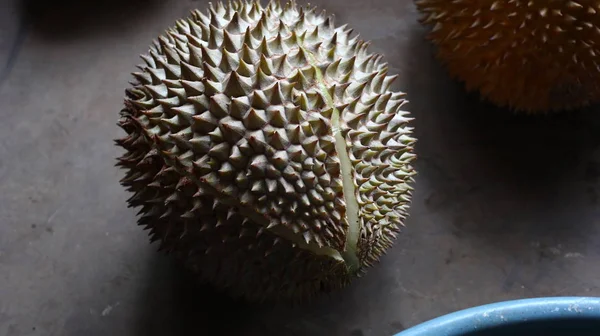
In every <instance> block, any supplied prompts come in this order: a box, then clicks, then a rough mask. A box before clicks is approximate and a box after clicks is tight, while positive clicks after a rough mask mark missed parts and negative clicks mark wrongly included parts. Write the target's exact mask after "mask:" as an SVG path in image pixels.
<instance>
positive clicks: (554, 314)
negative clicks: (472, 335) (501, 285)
mask: <svg viewBox="0 0 600 336" xmlns="http://www.w3.org/2000/svg"><path fill="white" fill-rule="evenodd" d="M564 319H600V297H588V296H562V297H561V296H558V297H539V298H527V299H518V300H508V301H500V302H495V303H490V304H484V305H480V306H475V307H471V308H467V309H463V310H458V311H455V312H453V313H449V314H446V315H442V316H440V317H437V318H434V319H431V320H428V321H425V322H423V323H420V324H417V325H415V326H413V327H410V328H408V329H406V330H404V331H401V332H399V333H397V334H394V336H461V335H464V334H466V333H469V332H475V331H481V330H483V329H488V328H493V327H498V326H503V325H509V324H518V323H522V322H539V321H546V320H564Z"/></svg>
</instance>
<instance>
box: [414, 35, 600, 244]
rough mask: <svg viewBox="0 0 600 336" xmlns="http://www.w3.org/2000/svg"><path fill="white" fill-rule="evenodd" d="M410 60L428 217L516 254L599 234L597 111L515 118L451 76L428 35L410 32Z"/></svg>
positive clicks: (599, 132) (419, 165)
mask: <svg viewBox="0 0 600 336" xmlns="http://www.w3.org/2000/svg"><path fill="white" fill-rule="evenodd" d="M406 53H409V54H408V55H406V56H405V57H406V58H405V59H407V60H409V62H411V63H418V66H416V64H410V65H409V66H406V68H407V69H408V74H407V79H406V81H405V85H406V87H405V90H406V91H407V93H408V97H409V100H410V107H409V109H410V111H411V112H412V113H413V114H414V115H415V117H416V120H415V123H414V126H415V135H416V137H417V139H419V141H418V143H417V155H418V160H417V169H418V170H419V174H420V177H419V179H420V181H421V182H423V183H427V184H429V185H430V186H431V188H432V192H431V193H430V194H429V195H427V196H426V198H425V200H424V202H425V204H426V208H427V210H428V211H430V212H437V213H439V214H440V216H443V217H444V220H443V222H445V223H446V224H447V225H449V226H451V227H452V230H454V231H455V232H456V235H457V236H460V235H464V236H467V237H470V238H474V239H477V240H483V241H485V242H486V244H489V245H490V246H495V247H496V248H497V249H500V250H504V251H514V252H515V253H516V254H518V253H519V251H521V250H524V249H526V248H529V244H531V243H533V244H535V242H536V241H538V242H539V241H542V243H541V244H542V245H543V244H544V241H546V243H547V244H553V243H554V242H558V241H563V242H564V241H569V238H573V240H575V239H574V238H575V237H579V238H580V239H581V237H585V236H586V235H588V234H590V233H591V232H595V231H596V229H595V226H596V225H595V222H596V218H594V217H593V216H590V209H593V208H594V207H596V206H597V205H598V204H599V203H598V202H599V200H600V197H599V195H600V188H599V185H598V178H599V177H600V155H599V154H600V151H599V146H600V111H598V107H590V108H588V109H582V110H580V111H572V112H564V113H556V114H552V115H545V116H543V115H539V116H527V115H522V114H521V115H519V114H514V113H511V112H509V111H508V110H507V109H503V108H498V107H494V106H492V105H491V104H489V103H487V102H485V101H481V99H480V97H479V95H478V94H476V93H472V94H468V93H466V92H465V90H464V88H463V85H462V84H461V83H459V82H457V81H455V80H452V79H451V78H449V76H448V74H447V72H446V71H445V69H444V68H443V66H442V65H441V64H440V62H438V61H437V60H436V59H435V58H434V47H433V46H432V45H431V44H430V43H429V42H428V41H426V40H425V29H424V28H422V27H418V26H417V27H415V29H414V30H413V31H412V32H411V36H410V43H409V47H407V48H406ZM416 187H417V188H419V186H418V185H417V186H416ZM584 210H585V211H584ZM549 213H550V214H551V215H550V216H549ZM587 239H589V238H587ZM526 245H527V246H526Z"/></svg>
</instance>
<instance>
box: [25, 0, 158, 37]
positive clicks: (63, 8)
mask: <svg viewBox="0 0 600 336" xmlns="http://www.w3.org/2000/svg"><path fill="white" fill-rule="evenodd" d="M165 3H166V2H165V1H162V0H90V1H78V0H54V1H44V0H21V4H20V15H21V16H22V20H23V22H26V23H28V24H29V27H30V29H31V32H32V33H33V34H36V35H38V36H39V37H42V38H45V39H48V40H69V39H73V38H75V37H90V35H92V34H106V33H107V31H115V32H119V31H123V30H125V29H136V27H139V25H138V23H140V22H142V21H143V20H144V19H146V18H147V17H149V16H150V15H149V14H150V13H153V12H156V11H159V10H160V9H161V7H163V6H164V5H165Z"/></svg>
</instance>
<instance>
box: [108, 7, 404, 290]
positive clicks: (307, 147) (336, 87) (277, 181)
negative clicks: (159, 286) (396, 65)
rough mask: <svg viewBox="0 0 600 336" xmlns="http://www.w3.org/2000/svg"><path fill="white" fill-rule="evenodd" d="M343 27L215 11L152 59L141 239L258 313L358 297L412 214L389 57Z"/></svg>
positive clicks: (142, 75)
mask: <svg viewBox="0 0 600 336" xmlns="http://www.w3.org/2000/svg"><path fill="white" fill-rule="evenodd" d="M350 34H351V31H350V30H347V29H346V27H345V26H343V27H335V26H334V24H333V19H332V17H327V16H326V15H325V14H324V13H320V14H319V13H316V12H315V8H311V7H306V8H301V7H299V6H297V5H296V4H295V3H294V2H289V3H287V4H286V5H285V6H283V7H282V6H281V5H279V3H276V2H271V3H269V5H268V6H267V7H262V6H261V5H260V3H258V2H252V3H246V2H231V3H229V4H227V5H224V4H222V3H216V4H215V5H214V6H213V5H211V6H210V9H209V10H208V11H207V13H202V12H199V11H194V12H192V15H191V17H190V18H188V19H187V20H179V21H177V25H176V26H175V27H172V28H170V29H169V30H168V31H167V32H166V33H165V34H164V35H162V36H160V37H159V38H158V39H157V40H156V41H154V44H153V45H152V46H151V48H150V50H149V53H148V54H147V55H143V56H142V58H143V59H144V61H145V64H144V65H141V66H139V69H140V71H139V72H136V73H134V74H133V75H134V76H135V78H136V81H135V82H133V83H132V87H131V88H129V89H127V99H126V101H125V108H124V109H123V110H122V111H121V119H120V122H119V125H120V126H121V127H122V128H123V129H124V130H125V131H126V133H127V134H128V135H127V136H126V137H125V138H123V139H120V140H117V143H118V145H120V146H122V147H123V148H125V149H126V150H127V153H126V154H125V155H124V156H123V157H121V158H120V159H119V165H121V166H123V167H124V168H125V169H127V174H126V176H125V178H124V179H123V180H122V181H121V183H122V184H123V185H124V186H126V187H127V189H128V190H129V191H131V192H133V193H134V195H133V196H132V198H131V199H130V200H129V204H130V205H131V206H134V207H141V210H140V214H142V217H141V218H140V222H139V223H140V224H141V225H144V226H145V227H147V228H148V229H150V232H151V236H152V239H153V240H158V241H160V242H161V248H162V249H165V250H168V251H170V252H172V253H175V254H176V255H178V256H179V257H180V258H182V259H183V260H185V261H186V262H187V264H188V265H189V266H190V267H191V268H192V269H195V270H197V271H198V272H199V273H200V274H201V275H202V276H203V277H205V278H206V279H207V280H209V281H211V282H212V283H214V284H217V285H219V286H222V287H226V288H228V289H229V291H230V292H231V293H233V294H237V295H242V296H245V297H247V298H250V299H267V298H287V299H289V298H295V299H304V298H308V297H310V296H312V295H314V294H316V293H318V292H320V291H328V290H331V289H333V288H339V287H341V286H343V285H345V284H347V283H348V282H349V281H350V280H351V278H352V277H354V276H357V275H360V274H362V273H363V272H364V270H365V268H366V267H368V266H370V265H372V264H373V263H374V262H375V261H377V260H378V258H379V257H380V256H381V255H382V254H384V253H385V251H386V250H387V249H389V248H390V247H391V245H392V242H393V240H394V237H395V235H396V233H397V232H398V231H399V229H400V226H402V225H403V220H404V219H405V218H406V216H407V214H408V207H409V203H410V197H411V190H412V188H411V187H410V186H409V184H410V183H411V182H412V177H413V175H414V174H415V172H414V170H413V168H412V166H411V164H412V161H413V160H414V158H415V155H414V154H413V153H412V151H413V144H414V142H415V140H414V139H413V138H412V137H411V131H412V128H410V127H409V126H408V124H409V122H410V120H411V119H410V118H408V112H405V111H403V110H402V109H401V108H402V106H403V105H404V104H405V103H406V100H405V99H404V98H403V93H401V92H392V91H390V86H391V84H392V82H393V80H394V78H395V77H393V76H388V75H387V67H386V64H385V63H383V62H382V60H381V59H382V57H381V56H378V55H372V54H370V53H368V52H367V43H365V42H363V41H360V40H359V39H358V37H354V38H351V37H350Z"/></svg>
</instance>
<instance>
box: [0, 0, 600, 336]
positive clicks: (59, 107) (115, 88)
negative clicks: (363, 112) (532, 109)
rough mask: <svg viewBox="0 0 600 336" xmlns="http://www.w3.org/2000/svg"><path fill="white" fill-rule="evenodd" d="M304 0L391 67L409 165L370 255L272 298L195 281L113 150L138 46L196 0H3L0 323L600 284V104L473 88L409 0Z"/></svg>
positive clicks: (565, 289) (240, 317)
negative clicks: (154, 228) (357, 268)
mask: <svg viewBox="0 0 600 336" xmlns="http://www.w3.org/2000/svg"><path fill="white" fill-rule="evenodd" d="M302 3H304V2H302ZM311 3H313V4H315V5H318V6H319V8H322V9H326V10H327V11H328V12H329V13H334V14H335V15H336V18H337V19H336V22H337V24H343V23H350V24H351V26H352V27H353V28H354V29H355V31H356V32H359V33H360V34H361V36H362V37H363V38H364V39H368V40H371V41H372V42H373V43H372V48H371V50H372V51H375V52H379V53H383V54H384V55H385V56H386V58H385V59H386V60H387V61H388V62H389V63H390V72H391V73H397V74H399V75H400V78H399V80H398V81H396V83H395V88H396V89H399V90H402V91H405V92H407V93H408V99H409V100H410V104H408V105H407V109H409V110H410V111H411V112H412V113H413V116H414V117H415V118H416V120H415V122H414V126H415V136H416V137H417V138H418V144H417V154H418V156H419V158H418V161H417V162H418V163H417V166H416V168H417V169H418V172H419V175H418V176H417V178H416V185H415V186H416V192H415V194H414V201H413V205H412V208H411V217H410V219H409V220H408V221H407V223H406V224H407V227H406V229H405V230H404V231H403V233H402V234H401V235H400V237H399V238H398V240H397V243H396V245H395V247H394V248H393V249H392V250H390V251H389V253H388V255H386V256H385V257H384V258H383V259H382V261H381V263H380V264H378V265H376V266H375V267H374V268H372V269H371V270H370V271H369V273H368V274H367V275H366V276H365V277H364V278H361V279H359V280H357V281H356V282H354V283H353V285H352V286H350V287H349V288H347V289H345V290H343V291H340V292H336V293H334V294H332V295H329V296H323V297H322V298H321V299H320V300H318V301H317V302H315V303H313V304H311V305H308V306H304V307H273V306H255V305H249V304H243V303H238V302H235V301H232V300H230V299H227V298H226V297H224V296H222V295H220V294H218V293H213V292H212V291H211V290H210V289H209V288H205V287H201V286H197V285H194V284H193V283H192V282H191V278H190V277H189V275H188V274H187V273H186V272H185V271H182V270H181V268H180V267H179V266H178V265H176V264H175V263H174V262H173V261H172V260H171V259H169V258H166V257H164V256H163V255H161V254H159V253H157V252H156V251H155V250H156V246H155V245H149V244H148V240H147V236H146V232H144V231H142V230H141V228H138V227H136V225H135V217H134V215H135V211H134V210H132V209H128V208H127V207H126V203H125V200H126V199H127V198H128V195H127V194H126V193H125V191H124V190H123V188H122V187H121V186H120V185H119V183H118V180H119V179H120V178H121V177H122V172H121V171H119V170H118V169H117V168H116V167H114V166H113V164H114V163H115V161H114V158H115V157H117V156H118V155H119V154H120V153H121V151H120V150H119V148H117V147H116V146H114V145H113V142H112V139H114V138H116V137H119V136H121V135H122V133H121V131H120V129H119V128H118V127H117V126H116V125H115V123H116V121H117V113H118V111H119V110H120V108H121V106H122V99H123V95H124V88H125V87H126V86H127V82H128V81H129V80H130V79H131V77H130V75H129V73H130V72H132V71H135V68H134V65H135V64H138V63H141V60H140V59H139V58H138V54H140V53H144V52H145V51H146V50H147V46H148V45H149V43H150V41H151V40H152V39H153V38H154V37H155V36H156V35H158V34H159V33H161V32H162V31H163V30H164V29H166V28H167V27H168V26H170V25H171V24H173V23H174V21H175V20H176V19H177V18H180V17H182V16H187V15H188V13H189V10H190V9H192V8H200V9H202V10H204V9H205V8H206V5H207V2H206V1H190V0H171V1H167V0H162V1H161V0H147V1H141V0H119V1H117V0H114V1H100V0H90V1H64V0H58V1H44V2H42V1H38V2H35V1H18V0H0V4H1V7H0V221H1V222H0V335H7V336H13V335H19V336H20V335H44V336H46V335H86V336H95V335H133V336H154V335H191V334H193V335H315V336H316V335H328V336H330V335H350V336H360V335H391V334H393V333H396V332H399V331H401V330H403V329H404V328H407V327H410V326H413V325H415V324H417V323H419V322H423V321H425V320H428V319H430V318H433V317H437V316H439V315H442V314H445V313H448V312H451V311H455V310H458V309H462V308H467V307H471V306H474V305H479V304H485V303H490V302H496V301H501V300H507V299H514V298H523V297H538V296H555V295H561V296H562V295H600V288H599V287H598V286H599V285H600V278H599V277H598V275H600V262H599V260H600V255H599V252H600V246H599V244H600V232H599V223H600V222H599V221H600V217H598V212H599V211H598V210H599V205H598V202H599V201H600V186H599V184H598V177H599V173H600V156H599V155H600V152H599V145H600V133H599V132H598V128H599V127H600V115H598V111H595V109H593V108H590V109H589V110H586V111H578V112H573V113H568V114H560V115H553V116H546V117H526V116H515V115H512V114H510V113H509V112H508V111H506V110H502V109H497V108H494V107H492V106H490V105H489V104H486V103H484V102H480V101H479V98H478V97H477V96H476V95H468V94H466V93H465V92H464V90H463V88H462V86H461V85H460V84H457V83H456V82H454V81H452V80H451V79H449V78H448V76H447V75H446V73H445V72H444V70H443V68H442V67H441V66H440V65H439V63H438V62H436V61H435V60H434V59H433V57H432V54H433V48H432V46H431V45H430V44H429V43H428V42H426V41H425V40H424V32H425V30H424V29H423V28H422V27H421V26H420V25H419V24H418V23H417V21H416V20H417V15H416V12H415V9H414V6H413V4H412V1H411V0H377V1H365V0H329V1H328V0H321V1H318V0H317V1H315V0H313V1H311ZM221 318H223V319H225V320H226V321H228V322H227V323H224V324H223V323H222V322H219V320H220V319H221Z"/></svg>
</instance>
